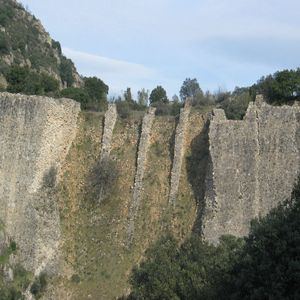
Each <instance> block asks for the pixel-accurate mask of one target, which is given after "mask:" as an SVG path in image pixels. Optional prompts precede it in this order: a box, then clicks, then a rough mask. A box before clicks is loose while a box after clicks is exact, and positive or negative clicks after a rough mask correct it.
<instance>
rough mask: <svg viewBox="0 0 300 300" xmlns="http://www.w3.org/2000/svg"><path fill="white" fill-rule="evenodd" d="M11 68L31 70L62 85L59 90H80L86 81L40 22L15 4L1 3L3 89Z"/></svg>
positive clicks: (12, 0)
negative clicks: (72, 88) (47, 76)
mask: <svg viewBox="0 0 300 300" xmlns="http://www.w3.org/2000/svg"><path fill="white" fill-rule="evenodd" d="M12 66H20V67H28V68H30V69H31V70H34V71H36V72H38V73H45V74H47V75H50V76H51V77H53V78H55V79H56V80H58V81H59V83H60V87H61V88H63V87H71V86H72V87H80V86H82V84H83V81H82V79H81V77H80V76H79V74H78V73H77V71H76V68H75V66H74V64H73V62H72V61H71V60H70V59H67V58H66V57H65V56H64V55H63V54H62V51H61V46H60V44H59V42H56V41H54V40H53V39H52V38H51V37H50V35H49V34H48V33H47V32H46V31H45V29H44V27H43V25H42V24H41V22H40V21H39V20H38V19H37V18H36V17H35V16H34V15H32V14H31V13H29V12H28V11H26V10H25V9H24V7H23V6H22V5H21V4H19V3H18V2H17V1H15V0H0V88H2V89H4V88H6V85H7V82H6V76H7V73H8V71H9V70H10V68H11V67H12Z"/></svg>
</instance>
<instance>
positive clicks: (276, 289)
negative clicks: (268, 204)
mask: <svg viewBox="0 0 300 300" xmlns="http://www.w3.org/2000/svg"><path fill="white" fill-rule="evenodd" d="M245 241H246V243H245V247H244V249H243V251H242V253H241V255H240V259H239V260H238V261H237V262H236V263H235V264H234V265H233V268H232V270H231V271H230V272H229V274H228V275H229V276H228V278H227V284H225V287H224V288H223V290H222V291H221V294H222V295H223V297H222V298H220V299H283V300H284V299H300V285H299V278H300V180H298V185H297V186H296V187H295V188H294V191H293V193H292V197H291V199H290V200H287V201H285V202H284V203H283V204H281V205H279V206H278V207H277V208H275V209H273V210H272V211H271V212H270V213H269V214H268V215H267V216H266V217H264V218H261V219H256V220H254V221H253V222H252V224H251V229H250V233H249V236H248V237H247V238H246V239H245ZM225 282H226V281H225Z"/></svg>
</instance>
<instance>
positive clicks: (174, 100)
mask: <svg viewBox="0 0 300 300" xmlns="http://www.w3.org/2000/svg"><path fill="white" fill-rule="evenodd" d="M172 101H173V103H176V104H177V103H179V98H178V96H177V95H174V96H173V97H172Z"/></svg>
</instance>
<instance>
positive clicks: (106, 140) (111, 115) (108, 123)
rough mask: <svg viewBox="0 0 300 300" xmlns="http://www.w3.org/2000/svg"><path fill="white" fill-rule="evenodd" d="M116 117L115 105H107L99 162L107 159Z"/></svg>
mask: <svg viewBox="0 0 300 300" xmlns="http://www.w3.org/2000/svg"><path fill="white" fill-rule="evenodd" d="M117 117H118V113H117V108H116V104H114V103H112V104H109V105H108V110H107V111H106V113H105V119H104V131H103V137H102V149H101V160H104V159H107V158H108V157H109V154H110V150H111V140H112V136H113V131H114V128H115V124H116V121H117Z"/></svg>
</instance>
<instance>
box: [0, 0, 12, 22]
mask: <svg viewBox="0 0 300 300" xmlns="http://www.w3.org/2000/svg"><path fill="white" fill-rule="evenodd" d="M14 15H15V12H14V9H13V7H11V6H10V5H9V4H1V10H0V25H2V26H5V25H7V23H8V22H9V20H11V19H12V18H13V16H14Z"/></svg>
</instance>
